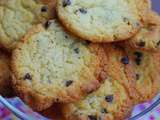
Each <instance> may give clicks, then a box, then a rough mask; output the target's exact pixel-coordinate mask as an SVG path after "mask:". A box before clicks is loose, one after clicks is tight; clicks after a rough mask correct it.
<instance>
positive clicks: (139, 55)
mask: <svg viewBox="0 0 160 120" xmlns="http://www.w3.org/2000/svg"><path fill="white" fill-rule="evenodd" d="M134 55H135V56H136V57H137V58H142V57H143V53H142V52H138V51H136V52H134Z"/></svg>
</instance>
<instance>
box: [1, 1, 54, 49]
mask: <svg viewBox="0 0 160 120" xmlns="http://www.w3.org/2000/svg"><path fill="white" fill-rule="evenodd" d="M54 1H55V0H48V4H47V2H45V3H43V2H41V0H1V1H0V44H1V46H3V47H4V48H6V49H9V50H11V49H14V48H15V47H16V45H17V43H18V42H19V41H20V39H21V38H22V37H23V36H24V35H25V34H26V33H27V32H28V30H29V29H30V28H31V27H32V26H33V25H36V24H39V23H41V22H44V21H46V20H48V19H49V18H52V17H53V13H51V11H52V9H53V5H54V4H51V2H54Z"/></svg>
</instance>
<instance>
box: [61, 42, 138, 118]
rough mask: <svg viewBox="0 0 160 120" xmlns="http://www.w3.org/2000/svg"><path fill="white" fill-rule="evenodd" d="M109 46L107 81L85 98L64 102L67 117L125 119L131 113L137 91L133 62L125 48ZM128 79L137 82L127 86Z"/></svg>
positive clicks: (63, 107)
mask: <svg viewBox="0 0 160 120" xmlns="http://www.w3.org/2000/svg"><path fill="white" fill-rule="evenodd" d="M105 47H106V48H107V49H106V50H110V51H109V52H107V53H106V54H107V58H106V61H107V62H106V66H105V71H106V73H107V78H106V80H105V81H104V83H103V84H102V85H101V86H100V88H99V89H98V90H97V91H95V92H93V93H91V94H90V95H88V96H87V97H84V98H83V99H82V100H80V101H77V102H74V103H69V104H64V105H63V106H62V111H63V113H64V116H65V118H66V120H124V119H125V118H126V117H127V115H129V113H130V110H131V108H132V107H133V106H132V105H133V104H134V103H133V102H134V101H133V99H132V98H131V94H132V95H133V94H134V92H135V90H133V88H132V87H133V85H134V81H133V80H134V79H132V74H131V72H130V71H131V68H130V64H129V63H128V59H127V58H126V55H125V53H124V50H122V49H119V48H115V47H114V46H109V45H105ZM126 79H128V80H130V82H132V83H133V84H128V86H126V85H125V82H126V81H127V80H126ZM123 81H124V82H123ZM129 87H130V88H132V90H133V91H130V90H129ZM130 92H132V93H130Z"/></svg>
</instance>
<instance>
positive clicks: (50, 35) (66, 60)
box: [12, 20, 105, 110]
mask: <svg viewBox="0 0 160 120" xmlns="http://www.w3.org/2000/svg"><path fill="white" fill-rule="evenodd" d="M23 41H24V42H23V43H20V44H19V45H18V48H17V49H16V50H15V51H14V52H13V59H12V68H13V72H14V76H15V78H16V79H14V80H13V83H14V87H15V90H16V92H17V93H18V94H19V96H20V97H21V98H22V99H23V100H24V101H25V102H27V103H28V104H29V105H30V106H31V107H32V108H33V109H36V110H42V109H44V108H46V107H49V106H50V105H51V104H52V103H53V102H71V101H76V100H79V99H80V98H81V97H82V96H84V95H86V94H88V93H91V92H92V91H94V90H95V89H97V88H98V87H99V84H100V80H101V79H104V77H105V74H104V73H103V56H105V53H104V50H103V47H102V46H101V45H99V44H93V43H90V42H87V41H84V42H81V40H80V39H79V38H76V37H74V36H72V35H70V34H68V33H66V32H65V31H64V29H63V28H62V27H61V25H60V24H59V23H58V22H57V21H56V20H55V21H48V22H47V23H46V24H45V26H42V25H39V26H37V27H35V28H33V30H32V31H31V32H30V33H28V35H26V36H25V38H24V40H23Z"/></svg>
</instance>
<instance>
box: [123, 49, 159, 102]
mask: <svg viewBox="0 0 160 120" xmlns="http://www.w3.org/2000/svg"><path fill="white" fill-rule="evenodd" d="M126 51H127V54H128V58H129V62H130V64H132V68H133V70H134V74H135V76H136V77H135V79H136V90H137V92H138V93H139V94H140V97H139V101H140V102H144V101H147V100H150V99H152V98H153V97H154V96H155V95H156V94H158V92H159V87H160V74H159V73H160V53H154V52H145V51H140V50H132V49H126Z"/></svg>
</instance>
